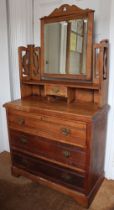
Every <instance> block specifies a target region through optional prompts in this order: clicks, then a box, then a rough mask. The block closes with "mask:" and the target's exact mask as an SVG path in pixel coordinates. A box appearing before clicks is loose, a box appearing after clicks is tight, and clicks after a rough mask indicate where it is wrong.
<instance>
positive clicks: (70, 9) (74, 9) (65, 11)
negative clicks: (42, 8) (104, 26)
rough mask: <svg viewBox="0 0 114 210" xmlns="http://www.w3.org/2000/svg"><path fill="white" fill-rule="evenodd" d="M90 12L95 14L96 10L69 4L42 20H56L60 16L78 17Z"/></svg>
mask: <svg viewBox="0 0 114 210" xmlns="http://www.w3.org/2000/svg"><path fill="white" fill-rule="evenodd" d="M90 12H94V10H92V9H88V8H87V9H81V8H79V7H78V6H76V5H69V4H63V5H61V6H60V7H58V8H56V9H54V11H53V12H51V14H49V15H48V16H44V17H42V18H40V19H41V20H43V19H48V18H49V19H50V18H56V17H60V16H67V15H74V14H75V15H76V14H79V13H80V14H83V15H85V14H88V13H90Z"/></svg>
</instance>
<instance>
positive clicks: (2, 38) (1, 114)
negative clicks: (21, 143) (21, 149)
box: [0, 0, 10, 152]
mask: <svg viewBox="0 0 114 210" xmlns="http://www.w3.org/2000/svg"><path fill="white" fill-rule="evenodd" d="M7 38H8V37H7V15H6V2H5V1H4V0H0V152H1V151H2V150H3V149H9V148H8V137H7V126H6V117H5V110H4V108H3V107H2V105H3V103H5V102H6V101H10V82H9V60H8V39H7Z"/></svg>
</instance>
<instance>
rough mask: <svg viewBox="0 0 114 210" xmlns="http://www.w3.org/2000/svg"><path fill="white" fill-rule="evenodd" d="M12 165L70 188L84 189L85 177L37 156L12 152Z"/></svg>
mask: <svg viewBox="0 0 114 210" xmlns="http://www.w3.org/2000/svg"><path fill="white" fill-rule="evenodd" d="M12 162H13V166H15V167H18V168H21V169H24V170H26V171H28V172H30V173H32V174H34V175H37V176H40V177H42V178H46V179H48V180H50V181H54V182H55V183H58V184H62V185H64V186H66V187H69V188H71V189H78V190H79V191H83V190H84V181H85V177H84V176H83V175H81V174H78V173H75V172H74V171H73V170H70V171H69V170H68V169H66V168H63V167H59V166H58V165H55V164H52V163H49V162H47V161H44V160H41V159H39V158H33V157H31V156H27V155H24V154H22V153H17V152H16V151H13V152H12Z"/></svg>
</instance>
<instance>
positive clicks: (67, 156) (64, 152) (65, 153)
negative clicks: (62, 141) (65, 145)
mask: <svg viewBox="0 0 114 210" xmlns="http://www.w3.org/2000/svg"><path fill="white" fill-rule="evenodd" d="M63 154H64V157H66V158H69V157H70V155H71V154H70V152H69V151H63Z"/></svg>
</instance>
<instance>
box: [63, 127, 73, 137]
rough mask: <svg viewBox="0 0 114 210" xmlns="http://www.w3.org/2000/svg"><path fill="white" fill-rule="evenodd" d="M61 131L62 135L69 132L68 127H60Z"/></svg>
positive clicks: (66, 134)
mask: <svg viewBox="0 0 114 210" xmlns="http://www.w3.org/2000/svg"><path fill="white" fill-rule="evenodd" d="M61 132H62V134H63V135H64V136H68V135H69V134H70V133H71V131H70V129H69V128H61Z"/></svg>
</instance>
